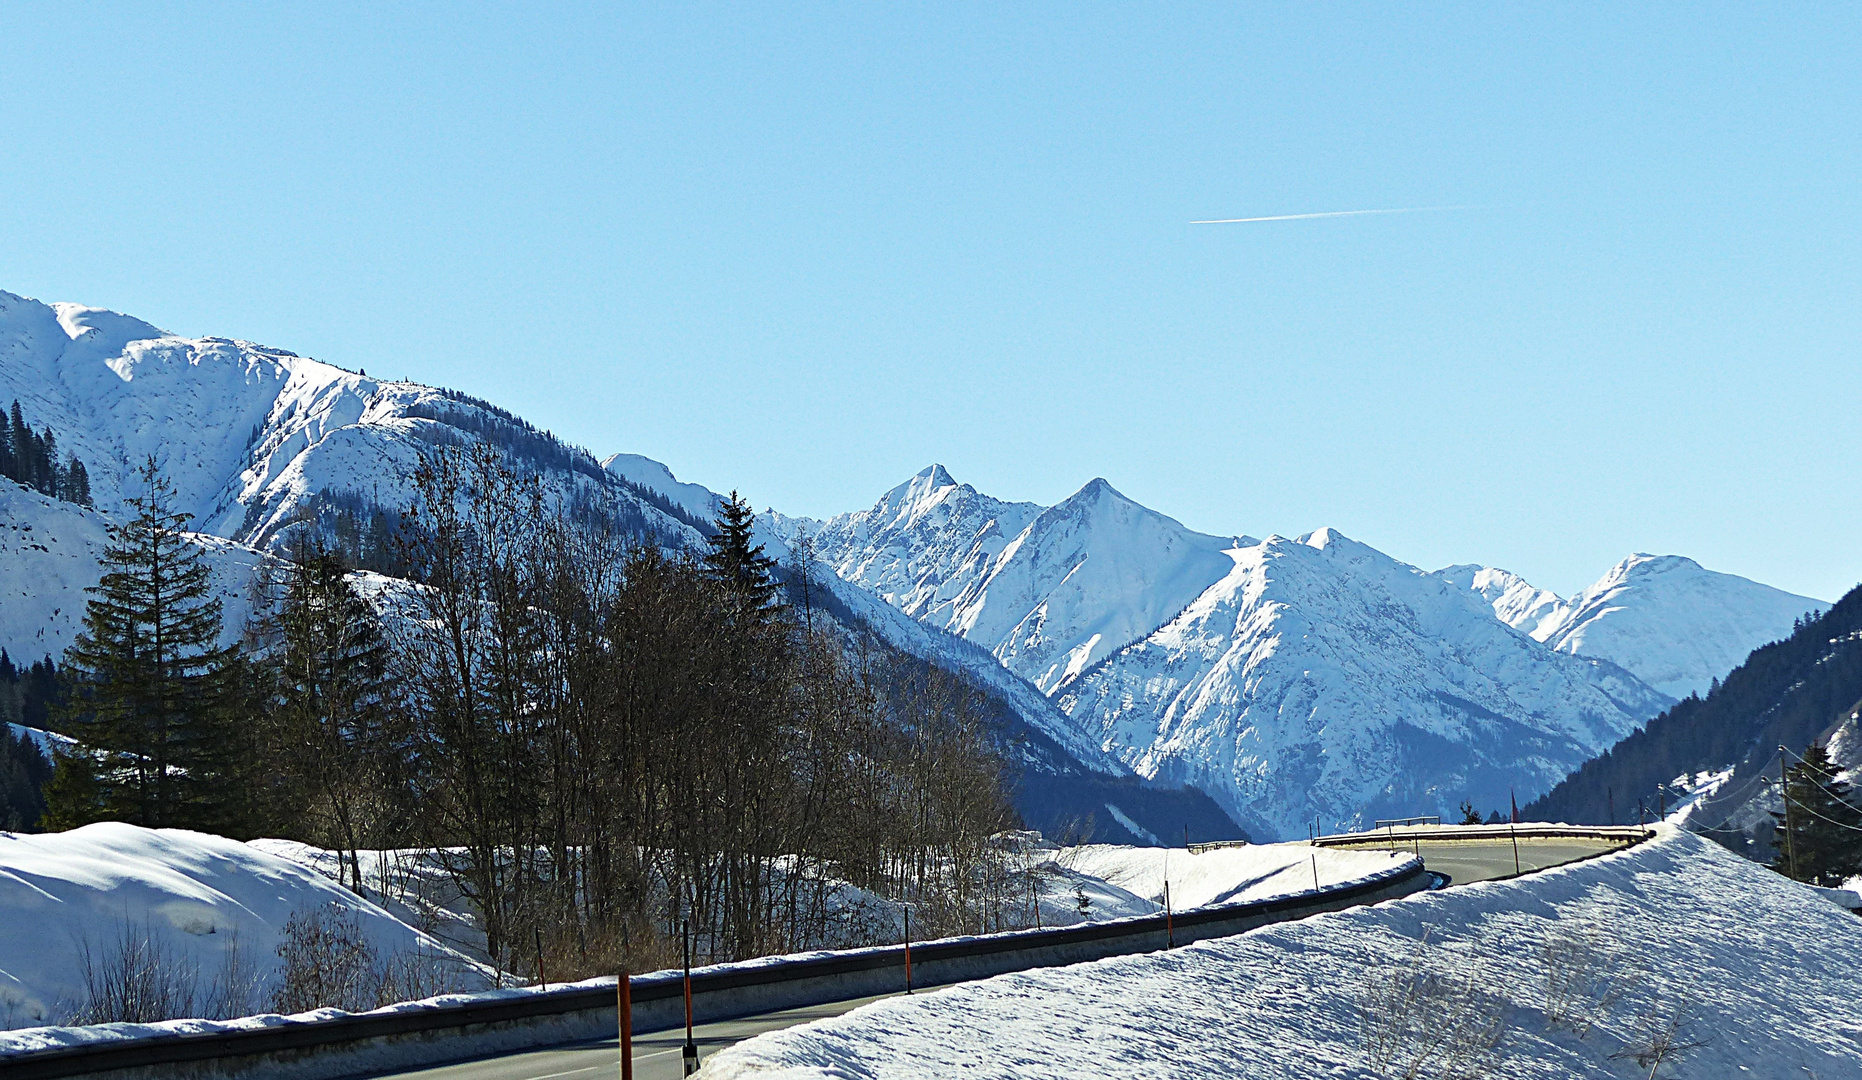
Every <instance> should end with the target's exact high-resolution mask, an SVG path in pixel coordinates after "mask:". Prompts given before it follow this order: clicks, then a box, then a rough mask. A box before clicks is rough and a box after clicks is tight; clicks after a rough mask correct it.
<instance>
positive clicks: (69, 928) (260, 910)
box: [0, 822, 491, 1048]
mask: <svg viewBox="0 0 1862 1080" xmlns="http://www.w3.org/2000/svg"><path fill="white" fill-rule="evenodd" d="M330 904H337V905H340V906H341V907H343V908H345V909H346V910H347V911H348V912H349V913H350V914H351V915H352V916H353V917H354V918H355V920H356V922H357V924H358V925H359V926H360V928H361V930H362V932H363V934H364V935H365V936H366V938H367V940H368V942H369V944H370V945H371V946H372V947H373V948H374V949H375V951H376V954H377V955H378V956H379V957H381V958H383V959H387V958H388V957H390V956H395V955H402V956H409V955H412V956H420V957H423V958H426V959H427V960H428V961H430V962H432V963H435V964H439V965H443V966H444V967H445V969H446V970H447V972H448V973H450V974H452V975H454V976H456V977H455V978H454V980H453V981H456V982H460V983H463V984H466V985H470V986H472V987H473V988H478V987H482V986H489V985H491V980H490V979H489V978H488V977H487V976H488V973H487V972H486V971H485V970H484V969H482V968H481V967H480V965H478V964H477V963H475V962H474V961H472V960H470V959H468V958H467V957H466V956H465V955H463V954H462V953H460V952H458V951H456V950H454V949H451V948H449V947H447V946H446V945H444V944H442V943H441V942H439V941H437V940H435V939H434V938H433V937H431V936H429V935H427V934H424V933H421V932H420V931H418V930H416V929H414V928H413V927H412V926H409V925H407V924H406V923H404V922H401V921H400V920H398V919H396V918H394V917H393V916H392V915H390V914H389V913H388V912H386V911H384V910H382V909H381V908H380V907H378V906H377V905H375V904H373V903H371V902H369V901H367V900H364V899H362V898H361V897H359V896H357V895H356V894H354V893H352V892H350V891H349V890H347V889H344V888H342V887H341V886H339V885H337V884H336V883H335V882H333V881H331V880H330V879H328V878H326V877H324V876H323V875H322V874H319V873H317V872H316V871H314V870H311V869H309V868H307V867H305V866H302V865H300V864H299V863H297V862H293V861H290V860H286V859H281V858H278V857H277V856H275V855H270V854H267V853H265V852H264V851H261V850H259V849H258V848H255V847H252V846H250V845H248V844H242V843H240V842H238V841H236V840H228V839H226V838H224V837H219V836H211V835H208V834H206V833H197V832H189V831H186V830H182V829H144V828H140V827H138V826H135V825H125V824H122V823H120V822H103V823H100V824H96V825H86V826H85V827H83V828H81V829H73V830H71V831H70V832H62V833H44V834H36V835H29V834H24V833H0V912H5V913H6V916H7V917H6V918H4V919H0V1023H3V1024H4V1026H6V1027H25V1026H28V1025H36V1024H44V1023H48V1022H57V1021H58V1020H60V1019H62V1018H63V1016H64V1015H65V1014H66V1013H67V1012H68V1010H70V1009H71V1008H72V1007H74V1006H78V1005H81V1004H82V1003H83V1002H84V1000H85V983H84V977H83V973H82V967H81V961H80V956H81V954H82V952H83V949H84V947H85V945H86V944H88V945H89V947H90V949H91V950H92V954H93V956H94V957H97V958H99V959H101V958H103V957H104V956H105V955H106V954H108V953H109V952H110V950H111V949H112V948H113V947H115V946H116V945H118V944H119V943H120V942H121V941H122V939H123V934H124V931H125V928H126V927H127V928H129V929H130V930H131V931H132V932H134V933H136V934H138V935H139V934H140V933H141V932H143V931H144V930H146V931H147V933H148V936H149V938H150V939H151V940H152V941H154V942H155V943H157V945H158V946H159V947H161V948H163V949H165V950H166V951H167V952H168V954H169V955H170V956H171V957H172V958H174V959H175V960H177V961H179V962H181V963H183V964H185V965H186V966H187V967H189V968H192V969H197V971H198V974H199V985H198V990H199V994H200V996H201V997H203V998H204V997H205V996H206V995H207V994H208V990H209V985H208V984H209V983H211V982H212V981H213V980H214V979H215V978H216V977H217V976H219V975H221V974H222V972H223V971H224V970H225V965H226V963H227V960H228V952H229V950H231V949H233V948H235V947H236V948H237V949H238V950H239V953H240V962H241V963H243V964H245V965H248V967H249V970H250V971H251V973H252V975H253V983H252V985H251V986H250V990H251V991H252V1001H251V1007H252V1011H258V1010H261V1009H263V1008H265V1007H266V1001H267V999H268V998H269V986H270V983H271V977H272V974H273V973H274V971H275V969H276V968H277V965H278V963H279V960H278V954H277V949H278V943H279V940H280V931H281V930H282V929H283V927H284V925H285V922H286V921H287V920H288V919H289V918H290V917H291V915H292V914H293V913H294V912H298V911H310V910H313V909H321V908H324V907H326V906H327V905H330ZM235 942H237V945H236V946H235V944H234V943H235ZM0 1048H3V1044H0Z"/></svg>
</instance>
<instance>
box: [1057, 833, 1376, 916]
mask: <svg viewBox="0 0 1862 1080" xmlns="http://www.w3.org/2000/svg"><path fill="white" fill-rule="evenodd" d="M1408 857H1409V856H1408V855H1407V854H1399V853H1397V852H1394V851H1349V850H1344V849H1340V848H1315V847H1313V846H1311V845H1310V844H1301V843H1288V844H1248V845H1246V846H1239V847H1222V848H1209V849H1205V850H1203V851H1199V852H1192V851H1189V850H1187V849H1185V848H1160V847H1127V846H1124V845H1120V844H1088V845H1086V846H1084V847H1077V848H1068V849H1066V850H1065V851H1063V852H1062V853H1061V855H1060V861H1061V863H1062V864H1063V865H1066V866H1068V867H1071V868H1072V869H1073V870H1076V871H1078V872H1080V873H1083V874H1088V875H1090V876H1092V877H1094V878H1097V879H1099V880H1101V881H1104V882H1106V883H1108V884H1110V885H1114V886H1117V887H1119V888H1121V889H1125V890H1127V891H1129V892H1132V893H1136V894H1137V895H1139V896H1143V897H1146V898H1147V899H1149V900H1152V901H1153V902H1154V904H1153V908H1152V910H1156V909H1157V905H1156V904H1155V901H1161V900H1162V899H1163V893H1164V882H1165V881H1166V880H1168V881H1169V882H1170V904H1171V906H1172V907H1173V908H1175V909H1177V910H1178V911H1184V910H1188V909H1189V908H1195V907H1204V906H1207V905H1209V904H1240V903H1246V902H1248V901H1251V900H1266V899H1270V898H1272V897H1275V896H1287V895H1289V894H1292V893H1301V892H1308V891H1310V890H1312V889H1313V888H1315V887H1318V888H1326V889H1330V888H1333V887H1335V886H1338V885H1344V884H1347V883H1349V882H1355V881H1362V880H1364V879H1366V878H1369V877H1371V876H1373V875H1375V874H1379V873H1382V872H1384V871H1386V870H1389V869H1390V867H1391V866H1392V864H1393V863H1394V862H1396V861H1398V860H1402V859H1407V858H1408Z"/></svg>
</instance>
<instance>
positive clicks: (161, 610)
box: [46, 458, 240, 830]
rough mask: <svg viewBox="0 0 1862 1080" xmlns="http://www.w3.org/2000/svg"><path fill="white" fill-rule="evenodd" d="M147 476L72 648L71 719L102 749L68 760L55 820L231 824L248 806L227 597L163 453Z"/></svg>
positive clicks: (68, 656)
mask: <svg viewBox="0 0 1862 1080" xmlns="http://www.w3.org/2000/svg"><path fill="white" fill-rule="evenodd" d="M138 476H139V478H140V480H141V484H142V494H140V495H138V496H137V497H135V498H132V499H130V500H128V501H129V505H130V507H131V508H132V509H133V510H134V511H135V516H134V517H133V518H131V519H130V520H129V521H128V522H126V523H124V524H121V525H116V526H112V528H111V530H110V544H109V546H108V547H107V548H106V549H105V551H104V558H103V563H104V574H103V578H102V580H101V581H99V582H98V584H97V585H96V586H95V587H93V588H91V589H90V590H88V591H89V592H90V593H91V599H90V600H89V602H88V603H87V604H86V606H85V613H84V629H83V631H82V632H80V633H79V634H78V637H77V640H76V642H75V643H73V644H72V646H71V648H70V649H68V650H66V652H65V663H64V674H65V676H66V677H67V678H68V679H69V680H70V682H71V687H72V691H73V697H72V701H71V702H70V707H71V709H72V710H73V711H74V713H75V715H74V717H73V718H72V720H71V721H70V722H69V724H67V725H66V726H67V728H68V730H70V731H71V732H72V733H73V734H75V735H77V736H79V738H80V739H81V741H82V742H83V743H84V744H85V746H87V747H89V748H90V750H92V751H94V752H95V756H93V755H91V754H72V755H61V756H60V760H59V764H58V770H59V773H60V774H62V777H61V776H54V778H53V782H52V784H51V785H50V787H49V789H48V791H47V795H46V797H47V804H48V805H47V811H46V816H47V819H48V824H49V825H51V827H54V828H60V827H63V828H68V827H70V826H73V825H81V824H84V823H85V822H87V821H94V820H101V819H115V820H119V821H128V822H131V823H133V824H137V825H146V826H150V827H163V826H186V827H193V828H204V829H210V830H211V829H214V828H216V827H219V828H225V827H227V826H228V823H229V821H231V820H232V819H233V818H235V817H236V816H237V814H238V813H239V812H240V811H239V807H238V806H237V805H236V802H237V798H238V786H237V785H235V784H231V783H229V782H228V780H229V776H230V774H231V768H232V762H231V761H230V760H229V759H230V757H231V754H232V751H233V748H234V741H233V738H232V732H233V719H234V718H233V715H232V710H233V708H234V705H235V703H236V695H237V693H238V690H239V681H238V678H237V675H236V673H235V671H234V668H235V666H236V665H237V662H238V661H237V657H236V656H235V655H234V654H233V652H232V651H231V650H229V649H226V648H223V647H221V646H220V645H219V644H218V640H219V636H220V601H219V599H218V598H217V597H214V596H212V595H210V592H209V588H208V584H209V583H208V570H207V567H206V565H205V564H204V563H203V562H201V558H200V549H199V548H198V547H196V546H195V545H194V544H192V543H190V542H189V541H188V539H187V537H186V536H185V535H184V532H183V530H184V528H185V527H186V525H187V521H188V518H187V515H185V514H181V513H178V512H176V511H175V510H174V508H173V489H172V488H171V487H170V486H169V484H168V481H167V480H166V479H165V478H163V476H162V474H161V470H160V469H159V468H158V467H157V466H156V464H155V461H154V459H152V458H151V459H150V460H149V461H148V462H147V463H146V464H145V465H144V466H143V467H142V469H141V470H140V471H139V473H138ZM85 772H91V773H92V775H78V774H80V773H85Z"/></svg>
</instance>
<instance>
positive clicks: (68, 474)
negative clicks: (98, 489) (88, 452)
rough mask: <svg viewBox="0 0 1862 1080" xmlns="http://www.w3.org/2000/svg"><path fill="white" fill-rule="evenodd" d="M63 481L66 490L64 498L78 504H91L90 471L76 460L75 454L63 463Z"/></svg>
mask: <svg viewBox="0 0 1862 1080" xmlns="http://www.w3.org/2000/svg"><path fill="white" fill-rule="evenodd" d="M65 482H66V485H67V490H66V492H65V496H64V497H65V498H66V499H69V500H70V501H72V502H74V503H77V504H78V505H79V506H89V505H90V504H91V476H90V472H89V471H87V470H86V469H85V468H84V463H83V462H82V461H79V460H78V456H77V455H76V454H73V455H71V460H70V461H69V462H67V463H66V465H65Z"/></svg>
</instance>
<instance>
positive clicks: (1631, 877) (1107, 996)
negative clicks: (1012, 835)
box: [701, 826, 1862, 1080]
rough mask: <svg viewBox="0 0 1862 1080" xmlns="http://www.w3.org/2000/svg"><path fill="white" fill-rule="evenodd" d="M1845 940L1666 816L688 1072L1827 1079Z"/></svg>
mask: <svg viewBox="0 0 1862 1080" xmlns="http://www.w3.org/2000/svg"><path fill="white" fill-rule="evenodd" d="M1859 954H1862V920H1858V919H1857V918H1856V917H1855V916H1853V915H1851V914H1849V913H1847V912H1845V911H1842V910H1840V909H1839V908H1837V907H1835V906H1834V905H1832V904H1830V903H1828V902H1826V901H1825V900H1824V899H1823V898H1821V897H1819V896H1818V895H1816V894H1815V893H1813V892H1811V891H1810V890H1808V889H1805V888H1802V887H1800V886H1798V885H1795V884H1793V883H1791V882H1789V881H1787V880H1786V879H1784V878H1781V877H1779V876H1778V875H1776V874H1773V873H1771V872H1770V871H1768V870H1766V869H1764V868H1762V867H1759V866H1757V865H1755V864H1753V863H1750V862H1747V861H1746V860H1744V859H1741V858H1740V857H1738V856H1736V855H1733V854H1731V853H1729V852H1727V851H1725V850H1724V849H1722V848H1720V847H1718V846H1717V845H1715V844H1713V843H1711V842H1709V841H1707V840H1703V839H1701V838H1699V837H1697V836H1694V835H1692V834H1689V833H1686V832H1684V831H1682V830H1679V829H1676V828H1674V827H1673V826H1663V827H1661V828H1660V830H1659V834H1658V836H1657V838H1656V839H1655V840H1652V841H1650V842H1649V843H1646V844H1643V845H1641V846H1639V847H1636V848H1631V849H1629V850H1627V851H1624V852H1620V853H1617V854H1613V855H1607V856H1603V857H1601V858H1598V859H1594V860H1591V861H1588V862H1583V863H1577V864H1573V865H1570V866H1566V867H1561V868H1558V869H1554V870H1548V871H1544V872H1541V873H1538V874H1533V875H1530V876H1528V877H1525V878H1521V879H1518V880H1514V881H1506V882H1484V883H1480V884H1473V885H1466V886H1461V887H1458V888H1453V889H1448V890H1444V891H1441V892H1433V893H1426V894H1420V895H1417V896H1412V897H1406V898H1404V899H1401V900H1395V901H1390V902H1386V903H1383V904H1379V905H1376V906H1374V907H1368V908H1357V909H1353V910H1350V911H1344V912H1337V913H1332V914H1324V915H1318V916H1314V917H1312V918H1309V919H1304V920H1301V921H1298V922H1293V923H1284V924H1280V925H1275V926H1269V927H1263V928H1261V929H1259V930H1255V931H1252V932H1250V933H1247V934H1242V935H1238V936H1235V937H1230V938H1221V939H1216V940H1212V941H1204V942H1199V943H1197V944H1195V945H1191V946H1187V947H1185V948H1182V949H1178V950H1175V951H1173V952H1169V953H1162V954H1150V955H1145V956H1131V957H1120V958H1116V959H1111V960H1104V961H1100V962H1097V963H1092V964H1081V965H1076V966H1073V967H1067V968H1054V969H1047V970H1041V971H1031V972H1023V973H1019V974H1013V975H1004V976H1000V977H998V978H994V979H989V980H986V981H983V982H979V983H972V984H968V985H965V986H960V987H954V988H951V989H948V990H943V991H938V992H935V993H929V994H920V995H917V996H915V997H912V998H895V999H891V1000H888V1001H884V1002H880V1003H877V1004H874V1005H869V1006H866V1007H864V1008H861V1009H858V1010H856V1011H854V1012H851V1013H848V1014H847V1015H845V1016H842V1017H838V1018H836V1019H832V1020H824V1021H819V1022H816V1023H813V1024H809V1025H806V1026H802V1027H796V1028H791V1029H789V1030H787V1031H782V1032H777V1033H773V1034H769V1035H764V1036H761V1037H758V1038H756V1039H752V1040H750V1041H748V1042H745V1043H741V1044H739V1045H737V1046H736V1047H734V1048H732V1049H729V1050H726V1051H723V1052H720V1053H719V1054H718V1055H717V1056H716V1057H714V1058H712V1059H711V1060H710V1062H708V1063H707V1065H706V1066H705V1069H704V1071H703V1073H702V1074H701V1075H703V1076H706V1077H709V1078H711V1080H739V1078H752V1077H754V1078H757V1080H827V1078H830V1077H831V1078H833V1080H869V1078H870V1080H907V1078H918V1077H947V1076H958V1075H961V1076H966V1077H979V1078H980V1077H1005V1078H1006V1077H1014V1078H1017V1080H1038V1078H1049V1077H1052V1078H1056V1080H1060V1078H1067V1080H1072V1078H1075V1077H1082V1076H1092V1077H1105V1078H1118V1077H1157V1076H1236V1077H1249V1078H1258V1080H1269V1078H1277V1077H1286V1078H1302V1080H1303V1078H1307V1077H1329V1078H1333V1080H1371V1078H1374V1077H1386V1076H1402V1075H1419V1076H1438V1075H1444V1074H1445V1073H1449V1072H1450V1070H1448V1069H1446V1068H1444V1066H1445V1065H1446V1064H1448V1062H1447V1061H1446V1060H1445V1059H1446V1057H1447V1056H1448V1055H1449V1054H1450V1053H1453V1054H1454V1055H1456V1056H1457V1057H1458V1059H1459V1060H1458V1064H1459V1065H1460V1066H1461V1068H1460V1071H1458V1072H1454V1073H1452V1074H1453V1075H1461V1076H1468V1077H1473V1076H1487V1075H1492V1076H1505V1077H1519V1078H1545V1080H1553V1078H1561V1080H1562V1078H1570V1077H1600V1078H1601V1077H1610V1078H1627V1077H1632V1076H1635V1077H1647V1076H1650V1075H1655V1076H1663V1077H1667V1076H1688V1077H1752V1078H1755V1080H1757V1078H1769V1077H1775V1078H1779V1080H1783V1078H1786V1077H1789V1078H1792V1080H1800V1078H1808V1077H1821V1078H1823V1080H1830V1078H1833V1077H1855V1076H1862V969H1859V968H1858V966H1857V965H1856V963H1855V957H1856V956H1857V955H1859ZM1663 1043H1667V1044H1668V1045H1669V1047H1670V1049H1671V1054H1670V1056H1669V1059H1668V1060H1667V1062H1666V1063H1659V1064H1658V1063H1657V1062H1655V1061H1654V1060H1652V1058H1651V1056H1650V1055H1651V1054H1652V1053H1654V1052H1655V1050H1656V1048H1658V1047H1659V1046H1660V1045H1661V1044H1663ZM1431 1047H1433V1048H1434V1049H1433V1050H1431ZM1424 1054H1430V1055H1432V1056H1431V1058H1430V1060H1429V1061H1427V1062H1425V1063H1424V1064H1422V1065H1421V1066H1420V1067H1418V1068H1417V1069H1416V1071H1415V1072H1406V1069H1407V1068H1408V1067H1409V1066H1410V1065H1411V1064H1412V1063H1413V1062H1415V1060H1416V1059H1417V1058H1418V1057H1419V1056H1421V1055H1424ZM1651 1070H1653V1072H1652V1071H1651Z"/></svg>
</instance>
